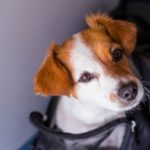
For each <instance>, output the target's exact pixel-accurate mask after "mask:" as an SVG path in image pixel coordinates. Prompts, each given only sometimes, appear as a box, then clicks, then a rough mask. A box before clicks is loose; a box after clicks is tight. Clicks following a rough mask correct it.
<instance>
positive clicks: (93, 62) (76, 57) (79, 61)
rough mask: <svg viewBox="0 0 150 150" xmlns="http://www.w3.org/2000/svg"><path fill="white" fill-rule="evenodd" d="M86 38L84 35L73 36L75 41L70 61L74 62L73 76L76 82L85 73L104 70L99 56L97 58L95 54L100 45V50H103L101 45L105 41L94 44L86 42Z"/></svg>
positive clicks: (94, 42)
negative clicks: (95, 49)
mask: <svg viewBox="0 0 150 150" xmlns="http://www.w3.org/2000/svg"><path fill="white" fill-rule="evenodd" d="M85 38H86V37H85ZM85 38H84V35H83V34H82V33H78V34H76V35H74V36H73V39H74V40H73V47H72V52H71V54H70V56H71V57H70V59H71V62H72V68H73V76H74V77H75V79H76V80H77V79H78V78H79V77H80V76H81V74H82V73H83V72H85V71H87V72H90V73H97V72H98V71H100V70H102V68H101V65H100V62H99V60H98V56H96V53H95V52H94V48H96V47H97V46H98V45H99V49H101V44H100V43H101V42H103V41H101V40H99V41H98V42H96V41H93V43H90V42H86V41H85V40H86V39H85ZM96 45H97V46H96Z"/></svg>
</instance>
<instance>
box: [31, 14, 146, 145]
mask: <svg viewBox="0 0 150 150" xmlns="http://www.w3.org/2000/svg"><path fill="white" fill-rule="evenodd" d="M86 22H87V25H88V28H87V29H85V30H83V31H81V32H79V33H77V34H75V35H73V36H72V37H70V38H68V39H67V40H66V41H65V42H64V43H63V44H62V45H58V44H56V43H53V44H52V46H51V47H50V49H49V50H48V54H47V55H46V57H45V59H44V61H43V62H42V65H41V67H40V68H39V70H38V72H37V74H36V76H35V80H34V91H35V93H36V94H41V95H43V96H61V98H60V101H59V104H58V107H57V111H56V114H55V115H56V120H55V121H56V125H57V126H58V128H59V129H61V130H62V131H63V132H68V133H74V134H78V133H84V132H87V131H90V130H93V129H95V128H97V127H99V126H102V125H104V124H105V123H108V122H109V121H111V120H113V119H116V118H120V117H122V116H125V111H128V110H131V109H133V108H135V107H136V106H137V105H138V104H139V103H140V101H141V99H142V97H143V95H144V90H143V86H142V83H141V81H140V80H139V79H138V77H137V76H136V75H135V73H134V71H133V70H134V68H135V67H134V64H133V63H132V61H131V59H130V55H131V54H132V52H133V50H134V48H135V45H136V36H137V28H136V26H135V25H134V24H133V23H131V22H128V21H123V20H114V19H112V18H111V17H109V16H108V15H106V14H92V15H88V16H87V17H86ZM124 132H125V127H123V126H122V127H120V128H118V129H116V130H115V131H114V132H113V134H111V135H110V136H109V137H108V138H107V139H106V140H105V142H104V143H103V144H102V146H106V145H107V146H115V147H119V146H120V145H121V142H122V139H123V136H124Z"/></svg>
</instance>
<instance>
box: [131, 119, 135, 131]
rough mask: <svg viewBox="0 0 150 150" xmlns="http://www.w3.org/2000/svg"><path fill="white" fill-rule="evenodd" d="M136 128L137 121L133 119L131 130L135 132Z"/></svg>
mask: <svg viewBox="0 0 150 150" xmlns="http://www.w3.org/2000/svg"><path fill="white" fill-rule="evenodd" d="M135 128H136V122H135V121H134V120H131V132H132V133H134V132H135Z"/></svg>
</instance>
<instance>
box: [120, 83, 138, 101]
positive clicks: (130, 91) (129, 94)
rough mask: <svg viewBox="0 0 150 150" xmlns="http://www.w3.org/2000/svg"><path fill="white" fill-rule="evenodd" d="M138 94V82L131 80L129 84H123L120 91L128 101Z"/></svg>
mask: <svg viewBox="0 0 150 150" xmlns="http://www.w3.org/2000/svg"><path fill="white" fill-rule="evenodd" d="M137 94H138V88H137V85H136V83H134V82H130V83H128V84H125V85H122V86H121V88H120V89H119V91H118V95H119V97H121V98H122V99H123V100H126V101H132V100H134V99H135V97H136V96H137Z"/></svg>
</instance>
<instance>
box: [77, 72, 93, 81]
mask: <svg viewBox="0 0 150 150" xmlns="http://www.w3.org/2000/svg"><path fill="white" fill-rule="evenodd" d="M93 78H94V75H93V74H91V73H89V72H84V73H83V74H82V75H81V77H80V79H79V82H89V81H91V80H92V79H93Z"/></svg>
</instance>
